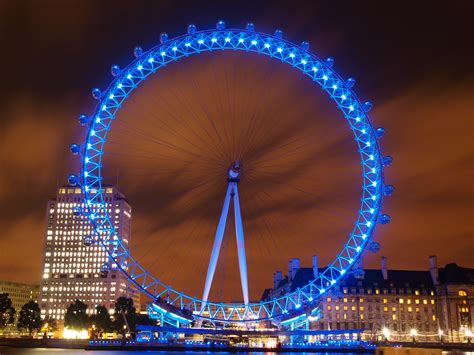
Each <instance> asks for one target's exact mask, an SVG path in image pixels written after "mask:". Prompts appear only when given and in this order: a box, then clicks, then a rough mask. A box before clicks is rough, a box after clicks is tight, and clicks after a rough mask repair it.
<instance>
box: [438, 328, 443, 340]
mask: <svg viewBox="0 0 474 355" xmlns="http://www.w3.org/2000/svg"><path fill="white" fill-rule="evenodd" d="M443 335H444V333H443V330H442V329H439V330H438V336H439V342H440V343H442V342H443Z"/></svg>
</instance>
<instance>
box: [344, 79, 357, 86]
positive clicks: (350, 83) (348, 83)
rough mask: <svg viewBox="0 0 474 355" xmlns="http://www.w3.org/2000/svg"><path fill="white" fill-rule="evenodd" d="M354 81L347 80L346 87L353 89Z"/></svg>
mask: <svg viewBox="0 0 474 355" xmlns="http://www.w3.org/2000/svg"><path fill="white" fill-rule="evenodd" d="M355 83H356V80H355V79H354V78H347V80H346V85H347V87H348V88H352V87H354V85H355Z"/></svg>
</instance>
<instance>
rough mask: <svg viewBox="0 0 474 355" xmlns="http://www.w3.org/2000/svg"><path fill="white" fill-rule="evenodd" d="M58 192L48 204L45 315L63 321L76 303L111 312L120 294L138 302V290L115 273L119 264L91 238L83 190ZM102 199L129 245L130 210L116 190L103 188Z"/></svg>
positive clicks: (70, 188) (42, 291)
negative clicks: (102, 308) (84, 210)
mask: <svg viewBox="0 0 474 355" xmlns="http://www.w3.org/2000/svg"><path fill="white" fill-rule="evenodd" d="M56 192H57V194H56V198H54V199H52V200H50V201H48V203H47V209H46V231H45V242H44V259H43V260H44V262H43V275H42V282H41V288H40V296H39V304H40V308H41V313H42V317H43V318H44V317H46V316H51V317H52V318H54V319H57V320H58V321H59V322H60V323H61V321H62V320H63V319H64V315H65V313H66V309H67V307H68V306H69V304H71V303H72V302H74V301H75V300H76V299H79V300H80V301H82V302H84V303H86V304H87V305H88V310H87V311H88V313H90V314H93V313H94V312H95V307H96V306H97V305H104V306H105V307H107V309H109V312H110V313H113V308H114V303H115V300H116V299H117V298H118V297H120V296H126V297H132V298H133V299H134V303H135V304H138V303H139V299H138V292H136V290H135V289H134V288H133V287H132V286H131V285H130V284H129V282H128V280H127V278H126V277H125V276H124V275H123V274H122V273H121V272H120V271H118V270H117V265H115V264H111V263H110V261H109V259H108V255H107V253H106V251H105V250H104V249H103V247H102V246H100V245H99V244H98V242H97V238H96V237H94V236H93V235H92V228H91V226H90V222H89V220H88V219H87V217H86V216H84V215H83V214H82V213H80V211H81V209H83V208H85V206H84V195H83V193H82V190H81V188H79V187H74V186H62V187H59V188H58V189H57V191H56ZM91 193H96V191H94V190H92V191H91ZM104 196H105V201H104V202H105V204H106V206H107V209H108V212H109V215H110V216H111V218H112V219H113V222H114V226H115V229H116V231H117V235H118V236H120V237H121V238H122V242H123V243H124V244H125V245H127V244H128V243H129V242H130V237H131V218H132V209H131V207H130V205H129V204H128V202H127V201H126V200H125V198H124V196H123V195H122V194H121V193H120V192H119V191H118V189H117V188H115V187H112V186H107V187H104ZM113 238H115V239H116V238H117V236H114V237H113Z"/></svg>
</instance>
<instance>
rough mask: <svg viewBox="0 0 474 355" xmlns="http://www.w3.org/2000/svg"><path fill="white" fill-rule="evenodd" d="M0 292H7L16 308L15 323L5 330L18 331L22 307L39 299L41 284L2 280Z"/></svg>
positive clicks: (6, 331)
mask: <svg viewBox="0 0 474 355" xmlns="http://www.w3.org/2000/svg"><path fill="white" fill-rule="evenodd" d="M0 293H7V294H8V297H9V298H10V299H11V301H12V306H13V307H14V308H15V311H16V313H15V323H14V324H12V325H11V326H8V327H7V328H6V329H4V330H3V332H5V333H14V334H16V333H18V330H17V329H16V323H17V322H18V317H19V316H20V310H21V307H23V305H24V304H26V303H28V302H30V301H35V302H36V301H37V299H38V294H39V285H29V284H22V283H17V282H8V281H0Z"/></svg>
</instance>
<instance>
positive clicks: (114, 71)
mask: <svg viewBox="0 0 474 355" xmlns="http://www.w3.org/2000/svg"><path fill="white" fill-rule="evenodd" d="M110 72H111V73H112V76H119V75H120V67H119V66H118V65H115V64H114V65H112V66H111V67H110Z"/></svg>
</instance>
